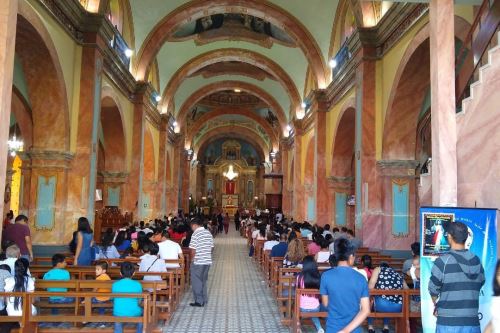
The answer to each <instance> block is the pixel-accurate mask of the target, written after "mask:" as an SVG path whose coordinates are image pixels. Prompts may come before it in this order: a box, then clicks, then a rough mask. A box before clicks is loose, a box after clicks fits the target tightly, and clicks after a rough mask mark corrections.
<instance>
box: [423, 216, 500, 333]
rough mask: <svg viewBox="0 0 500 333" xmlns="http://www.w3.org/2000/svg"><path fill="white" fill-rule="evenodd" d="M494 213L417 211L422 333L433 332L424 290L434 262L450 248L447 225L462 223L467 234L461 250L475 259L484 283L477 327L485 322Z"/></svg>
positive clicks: (494, 243)
mask: <svg viewBox="0 0 500 333" xmlns="http://www.w3.org/2000/svg"><path fill="white" fill-rule="evenodd" d="M497 212H498V211H497V210H496V209H482V208H454V207H422V208H420V226H421V239H420V244H421V247H422V248H421V253H422V256H421V257H420V281H421V285H420V293H421V296H422V302H421V307H422V309H421V310H422V326H423V329H424V333H434V332H435V331H436V317H435V316H434V315H433V311H434V304H433V302H432V299H431V296H430V294H429V291H428V285H429V279H430V277H431V269H432V266H433V264H434V260H436V258H438V256H440V255H443V254H445V253H447V251H449V250H450V246H449V244H448V241H447V239H446V237H447V234H446V228H447V226H448V225H449V224H450V223H454V222H462V223H464V224H465V225H466V226H467V228H468V231H469V235H468V238H467V241H466V243H465V247H466V248H467V249H469V250H470V251H472V252H473V253H474V254H475V255H477V256H478V257H479V259H480V260H481V263H482V265H483V267H484V271H485V277H486V282H485V284H484V286H483V288H482V289H481V294H480V298H479V319H480V322H481V328H482V329H484V327H485V326H486V325H487V324H488V323H489V321H490V318H491V314H490V305H491V297H492V295H493V285H492V281H493V277H494V274H495V266H496V262H497Z"/></svg>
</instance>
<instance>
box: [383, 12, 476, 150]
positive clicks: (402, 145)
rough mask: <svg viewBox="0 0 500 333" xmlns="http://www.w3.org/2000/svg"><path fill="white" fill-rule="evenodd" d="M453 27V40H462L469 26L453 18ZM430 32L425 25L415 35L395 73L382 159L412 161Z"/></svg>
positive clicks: (427, 78) (427, 68) (425, 82)
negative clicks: (454, 32) (454, 34)
mask: <svg viewBox="0 0 500 333" xmlns="http://www.w3.org/2000/svg"><path fill="white" fill-rule="evenodd" d="M455 27H456V29H455V31H456V33H457V35H456V38H458V39H460V40H463V39H464V38H465V36H466V34H467V31H468V27H469V23H468V22H467V21H465V20H464V19H463V18H461V17H458V16H455ZM429 32H430V30H429V24H426V25H425V26H424V27H423V28H422V29H420V31H419V32H418V33H417V34H416V35H415V37H414V38H413V40H412V41H411V42H410V44H409V46H408V47H407V49H406V51H405V53H404V55H403V57H402V59H401V62H400V65H399V67H398V70H397V72H396V76H395V79H394V82H393V86H392V89H391V94H390V97H389V101H388V104H387V112H386V114H385V121H384V130H383V133H384V135H383V143H382V158H384V159H415V147H416V140H417V137H416V132H417V125H418V116H419V114H420V111H421V107H422V102H423V100H424V97H425V94H426V92H427V90H428V88H429V85H430V51H429ZM402 110H405V111H404V112H403V111H402ZM402 138H404V140H402Z"/></svg>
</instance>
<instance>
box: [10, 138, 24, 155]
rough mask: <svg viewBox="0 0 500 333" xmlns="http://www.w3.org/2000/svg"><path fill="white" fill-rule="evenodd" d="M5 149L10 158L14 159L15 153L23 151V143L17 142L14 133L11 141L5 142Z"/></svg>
mask: <svg viewBox="0 0 500 333" xmlns="http://www.w3.org/2000/svg"><path fill="white" fill-rule="evenodd" d="M7 147H8V149H9V153H10V156H12V157H14V156H16V154H17V152H19V151H21V150H23V147H24V142H23V141H21V140H18V139H17V137H16V133H14V136H13V137H12V139H11V140H8V141H7Z"/></svg>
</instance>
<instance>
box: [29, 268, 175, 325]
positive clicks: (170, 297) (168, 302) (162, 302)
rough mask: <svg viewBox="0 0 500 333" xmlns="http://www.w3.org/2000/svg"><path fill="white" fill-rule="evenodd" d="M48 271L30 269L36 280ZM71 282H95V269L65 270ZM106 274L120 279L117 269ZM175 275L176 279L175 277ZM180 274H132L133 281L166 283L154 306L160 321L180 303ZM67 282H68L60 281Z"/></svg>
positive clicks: (169, 315) (173, 272)
mask: <svg viewBox="0 0 500 333" xmlns="http://www.w3.org/2000/svg"><path fill="white" fill-rule="evenodd" d="M48 269H50V268H49V267H47V266H36V267H31V268H30V272H31V275H32V276H33V277H35V278H37V279H40V280H41V279H42V278H43V275H44V274H45V273H46V272H47V270H48ZM66 269H67V270H68V271H69V273H70V276H71V277H72V280H89V281H95V268H94V267H92V266H70V267H67V268H66ZM107 274H108V275H109V277H110V278H111V279H114V280H118V279H120V278H121V274H120V270H119V268H118V267H111V268H108V270H107ZM176 274H177V277H176ZM180 274H182V272H181V271H180V269H176V270H174V271H172V270H171V271H167V272H136V273H135V274H134V277H133V278H134V279H136V280H142V279H143V278H144V277H146V276H159V277H160V278H161V279H162V280H163V281H165V283H166V289H163V290H161V291H158V292H157V294H158V302H156V306H157V307H159V308H160V309H162V310H163V311H161V312H160V319H162V320H169V319H170V317H171V315H172V313H173V311H175V309H176V308H177V305H178V302H179V301H180V295H179V291H180V288H179V287H178V286H177V285H176V282H175V281H176V280H177V281H178V276H179V275H180ZM60 282H68V281H60Z"/></svg>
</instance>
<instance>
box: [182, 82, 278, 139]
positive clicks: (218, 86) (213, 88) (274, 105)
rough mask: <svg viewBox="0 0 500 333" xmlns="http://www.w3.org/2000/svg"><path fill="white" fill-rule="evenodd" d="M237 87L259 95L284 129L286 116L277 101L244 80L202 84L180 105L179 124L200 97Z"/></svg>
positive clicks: (184, 120) (184, 119)
mask: <svg viewBox="0 0 500 333" xmlns="http://www.w3.org/2000/svg"><path fill="white" fill-rule="evenodd" d="M235 88H238V89H240V90H241V91H243V92H246V93H249V94H252V95H255V96H257V97H259V98H260V99H261V100H263V101H264V102H265V103H266V104H268V105H269V107H270V109H271V110H273V111H274V112H275V113H276V116H277V118H278V121H279V123H280V127H281V129H282V130H285V129H286V124H287V117H286V115H285V112H284V110H283V109H282V108H281V107H280V105H279V103H278V102H277V101H276V100H275V99H274V97H272V96H271V95H269V94H268V93H267V92H266V91H264V90H262V89H261V88H259V87H257V86H255V85H253V84H250V83H246V82H240V81H223V82H216V83H212V84H209V85H206V86H204V87H203V88H201V89H199V90H198V91H196V92H195V93H194V94H192V95H191V96H190V97H189V98H188V99H187V100H186V101H185V102H184V103H183V105H182V106H181V108H180V110H179V112H178V116H177V117H178V121H179V122H180V124H181V126H183V125H184V124H185V122H186V116H187V115H188V113H189V111H190V110H191V109H192V107H193V106H194V105H196V103H198V102H199V101H200V100H201V99H203V98H204V97H205V96H208V95H210V94H213V93H216V92H219V91H224V90H230V89H235Z"/></svg>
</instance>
